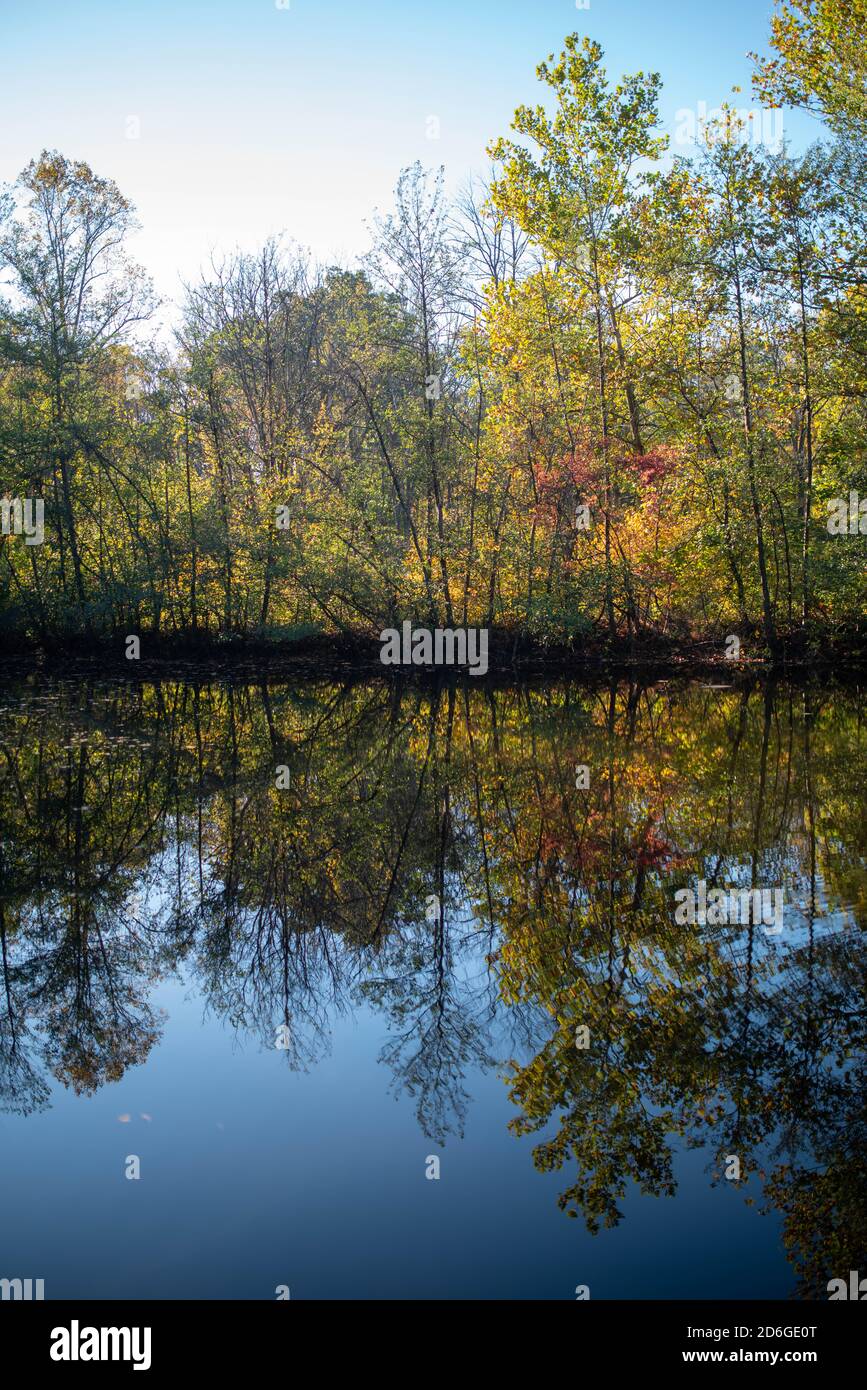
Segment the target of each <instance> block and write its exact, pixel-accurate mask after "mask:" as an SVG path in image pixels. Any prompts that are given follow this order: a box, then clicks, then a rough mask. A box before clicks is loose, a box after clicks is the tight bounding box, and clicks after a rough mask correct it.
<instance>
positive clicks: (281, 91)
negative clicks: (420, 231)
mask: <svg viewBox="0 0 867 1390" xmlns="http://www.w3.org/2000/svg"><path fill="white" fill-rule="evenodd" d="M282 5H285V0H76V3H75V4H70V3H69V0H38V3H34V0H0V179H3V180H11V179H12V178H14V176H15V175H16V174H17V173H18V171H19V170H20V169H21V168H22V167H23V166H24V165H25V164H26V163H27V162H28V160H29V159H30V158H31V157H32V156H33V155H35V154H37V153H38V152H39V150H40V149H42V148H43V147H49V148H53V147H56V148H59V149H61V150H62V151H63V152H64V153H65V154H67V155H70V156H74V157H76V158H81V159H85V160H87V161H88V162H89V163H90V164H91V165H92V166H93V167H94V169H95V170H96V171H97V172H98V173H100V174H103V175H107V176H109V177H111V178H114V179H115V180H116V181H117V183H118V184H119V185H120V187H121V189H122V190H123V192H124V193H125V194H126V195H127V196H128V197H129V198H130V199H131V200H132V201H133V202H134V203H135V205H136V207H137V210H138V216H139V219H140V221H141V223H142V231H141V232H140V233H139V234H138V235H137V237H136V240H135V244H134V246H133V248H132V249H133V251H134V254H135V255H136V256H137V258H138V259H139V260H140V261H142V262H143V264H144V265H145V266H146V267H147V268H148V270H149V271H150V273H151V275H152V276H153V278H154V281H155V283H156V286H157V289H158V290H159V292H160V293H161V294H163V295H167V296H171V297H177V296H178V295H179V293H180V282H181V279H182V278H183V279H190V278H193V277H195V275H196V273H197V271H198V269H199V267H200V266H201V265H202V264H203V263H205V262H206V261H207V259H208V257H209V255H210V253H211V251H212V250H213V251H215V252H217V253H219V252H220V251H222V250H226V249H229V248H231V247H233V246H235V245H240V246H243V247H245V248H249V247H253V246H255V245H256V244H257V243H258V242H260V241H261V240H262V239H263V238H264V237H265V236H267V235H268V234H270V233H273V232H277V231H280V230H285V231H286V232H288V233H289V235H290V236H292V237H293V238H294V239H295V240H297V241H299V242H301V243H302V244H304V245H308V246H310V247H312V249H313V251H314V253H315V254H316V256H317V257H318V258H319V259H321V260H326V261H327V260H332V259H342V260H350V259H352V258H353V257H354V256H356V255H357V254H359V253H360V252H361V251H363V249H364V248H365V246H366V244H367V234H366V230H365V221H366V220H369V218H370V216H371V213H372V210H373V209H374V208H375V207H380V208H385V207H387V206H388V204H389V201H390V195H391V190H392V188H393V186H394V183H395V180H396V177H397V174H398V172H399V170H400V169H401V167H402V166H404V165H406V164H410V163H412V162H413V161H414V160H416V159H420V160H422V162H423V163H425V164H429V165H438V164H444V165H445V167H446V175H447V180H448V184H449V186H450V187H451V188H453V189H454V188H457V187H458V186H460V185H461V184H462V183H463V182H464V180H465V179H466V177H467V175H468V174H469V173H470V172H472V171H474V170H475V171H478V172H483V171H484V169H485V167H486V163H487V161H486V157H485V146H486V144H487V142H488V141H489V140H491V139H492V138H493V137H495V136H497V135H500V134H504V133H506V131H507V129H508V126H509V122H510V119H511V116H512V113H513V111H514V108H515V107H516V106H517V105H518V104H519V103H521V102H535V101H537V100H539V99H540V95H541V90H542V89H541V88H540V87H539V84H538V83H537V81H536V78H535V67H536V64H537V63H538V62H539V61H540V60H541V59H543V58H544V57H546V56H547V55H548V53H550V52H552V51H557V52H559V50H560V48H561V46H562V39H563V37H564V35H565V34H567V33H570V32H572V31H577V32H579V33H584V32H586V33H588V34H589V35H591V36H592V37H594V38H596V39H598V40H599V42H600V43H601V44H602V46H603V48H604V49H605V51H606V59H607V64H608V68H609V72H610V73H611V75H612V76H614V77H617V76H619V75H620V74H621V73H622V72H630V71H635V70H638V69H643V70H644V71H651V70H655V71H658V72H660V73H661V75H662V78H663V82H664V96H663V105H662V123H663V126H664V127H665V128H667V129H668V130H669V131H670V132H671V133H672V134H673V133H674V129H675V113H676V112H677V110H678V109H679V108H687V107H688V108H693V109H694V108H696V106H697V104H698V103H699V102H704V103H705V104H706V106H707V107H708V108H712V107H714V106H716V105H717V104H718V103H719V102H720V101H722V100H725V99H726V98H727V97H729V96H730V93H731V88H732V85H733V84H734V83H740V84H741V86H742V88H743V94H742V96H741V97H739V98H737V102H738V104H740V105H742V106H751V105H752V104H753V102H752V96H751V93H750V88H749V73H750V66H751V65H750V63H749V60H748V59H747V56H746V55H747V52H748V50H750V49H758V50H760V51H761V50H765V51H766V50H767V35H768V32H769V23H768V20H769V15H770V13H771V12H772V9H773V5H772V0H725V2H724V3H718V4H707V3H700V0H590V8H589V9H586V10H585V9H578V8H576V4H575V0H429V3H428V2H427V0H422V2H420V0H289V3H288V6H286V7H281V6H282ZM431 117H436V118H437V119H438V122H439V137H438V138H435V139H434V138H429V134H428V132H429V131H432V130H433V129H434V126H433V123H432V122H431V121H430V118H431ZM813 132H814V127H813V126H812V123H811V122H809V120H808V119H807V118H803V117H802V118H798V117H794V116H793V117H792V118H791V120H790V119H789V116H788V113H787V115H786V133H787V135H788V136H789V137H790V138H791V139H792V141H793V143H794V144H796V145H798V144H800V143H802V142H803V141H804V139H805V138H811V136H812V134H813ZM130 136H133V137H134V138H130Z"/></svg>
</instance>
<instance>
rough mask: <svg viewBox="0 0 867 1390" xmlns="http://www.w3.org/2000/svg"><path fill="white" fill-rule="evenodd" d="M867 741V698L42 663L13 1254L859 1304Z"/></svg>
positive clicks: (262, 1282) (1, 890) (129, 1265)
mask: <svg viewBox="0 0 867 1390" xmlns="http://www.w3.org/2000/svg"><path fill="white" fill-rule="evenodd" d="M865 747H867V725H865V701H864V698H863V695H862V694H861V693H859V692H858V691H839V690H838V691H835V692H833V693H832V692H830V691H823V690H815V689H814V690H811V691H809V692H808V693H805V692H803V691H801V690H795V689H792V690H790V689H786V688H777V689H771V688H759V687H757V688H755V689H753V690H751V691H748V690H741V689H735V688H721V689H714V688H709V687H708V686H706V685H699V684H693V685H677V684H674V683H670V684H662V685H658V686H656V687H655V688H652V689H639V688H637V687H631V686H628V685H620V686H618V687H617V688H615V689H608V688H606V687H601V688H597V689H589V688H586V687H585V688H582V687H581V686H578V685H575V684H571V685H570V684H565V683H560V684H551V685H548V686H544V687H536V688H533V689H529V690H528V689H517V688H516V689H507V690H497V691H487V690H482V689H480V688H478V687H474V688H473V689H471V690H469V691H464V690H462V689H458V690H456V691H452V692H450V691H448V690H444V691H441V692H439V693H436V692H434V693H431V692H425V691H419V690H404V691H403V692H402V693H400V692H397V691H395V690H394V689H392V688H390V687H389V686H387V685H385V684H382V683H378V684H377V683H374V684H370V685H357V686H353V687H349V688H344V687H338V686H334V685H327V684H322V685H305V686H302V687H298V688H291V687H289V686H286V685H266V684H265V683H264V682H263V683H260V684H255V683H249V684H243V685H241V684H236V685H234V686H232V685H226V684H221V683H220V682H218V681H216V680H215V681H214V682H213V683H200V684H183V683H171V682H166V683H162V684H159V685H157V684H150V685H148V684H143V685H139V686H137V685H134V684H109V683H100V682H96V681H95V682H92V683H87V682H84V681H81V680H75V681H72V680H70V681H66V682H62V681H61V682H58V681H48V680H34V681H32V682H30V683H18V684H12V685H10V684H6V685H4V686H3V687H2V688H0V804H2V812H0V815H2V824H0V944H2V960H0V972H2V978H0V1112H2V1113H0V1192H2V1221H0V1277H6V1278H14V1277H22V1278H28V1277H29V1278H34V1279H36V1278H42V1279H44V1280H45V1293H46V1297H47V1298H77V1297H83V1298H98V1297H106V1296H108V1297H119V1298H140V1297H141V1298H148V1297H169V1298H189V1297H205V1298H256V1299H273V1298H275V1296H276V1291H277V1288H278V1286H280V1285H285V1286H288V1287H289V1289H290V1290H291V1297H292V1298H305V1297H327V1298H366V1297H372V1298H376V1297H385V1296H397V1297H410V1298H412V1297H428V1298H436V1297H448V1296H452V1297H460V1298H476V1297H482V1298H500V1297H518V1298H543V1297H544V1298H565V1299H570V1298H574V1297H575V1292H576V1287H577V1286H579V1285H587V1286H589V1289H590V1296H591V1297H592V1298H644V1297H657V1298H658V1297H702V1298H737V1297H744V1298H758V1297H788V1296H795V1297H804V1296H818V1297H827V1294H826V1292H825V1285H826V1283H827V1280H828V1279H830V1278H832V1277H837V1276H843V1277H845V1276H846V1275H847V1274H848V1271H849V1269H851V1268H855V1269H857V1268H859V1260H860V1261H861V1266H860V1267H861V1268H862V1269H863V1267H864V1259H865V1251H867V1240H865V1232H867V1160H865V1153H867V1146H865V1142H864V1141H865V1134H867V1091H865V1079H867V1077H865V1041H867V1036H865V1034H867V1027H865V1012H864V992H865V967H867V951H865V935H864V932H865V924H867V818H865V800H867V787H865V776H864V770H865ZM581 767H586V770H587V771H586V776H584V775H582V773H581V772H580V768H581ZM279 769H283V771H278V770H279ZM278 779H279V781H280V782H281V783H282V784H285V785H281V786H280V787H278V785H277V782H278ZM585 782H586V783H587V785H586V786H585V785H584V783H585ZM576 783H577V785H576ZM699 880H703V881H704V883H705V884H706V885H707V892H710V890H711V889H712V888H713V887H715V886H716V887H718V886H735V887H744V886H748V887H749V886H753V887H762V888H767V889H769V890H772V891H781V892H782V903H783V909H782V919H781V922H780V923H777V922H776V919H769V920H768V921H763V920H762V919H761V917H759V920H746V919H745V920H736V919H732V920H728V921H722V922H720V921H714V922H712V923H711V922H706V923H704V924H702V923H700V922H697V921H696V922H693V923H689V922H677V921H676V920H675V910H676V907H677V904H678V902H680V901H681V899H677V898H676V897H675V894H676V892H677V891H678V890H680V889H683V888H689V887H696V885H697V884H698V882H699ZM278 1042H279V1043H280V1044H281V1046H277V1043H278ZM133 1156H134V1157H135V1158H137V1159H138V1163H139V1173H140V1176H139V1177H138V1178H137V1179H136V1178H133V1177H128V1176H127V1175H126V1174H127V1171H131V1172H132V1171H135V1165H134V1164H132V1163H131V1162H130V1160H131V1159H132V1158H133ZM432 1159H438V1160H439V1177H438V1179H434V1178H431V1177H428V1176H427V1173H429V1172H433V1170H434V1167H435V1165H434V1164H433V1162H432ZM738 1165H739V1171H740V1178H739V1179H738V1178H737V1177H736V1176H726V1173H727V1171H729V1172H730V1173H735V1171H736V1169H737V1166H738Z"/></svg>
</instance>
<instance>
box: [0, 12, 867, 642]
mask: <svg viewBox="0 0 867 1390" xmlns="http://www.w3.org/2000/svg"><path fill="white" fill-rule="evenodd" d="M769 50H770V54H771V56H770V57H761V56H759V55H756V56H755V59H754V97H755V99H756V101H758V102H761V103H762V104H763V105H764V106H765V107H768V108H787V107H788V108H792V107H794V108H801V109H803V110H806V111H809V112H811V113H813V115H815V116H816V117H817V118H818V119H817V122H816V132H817V136H818V137H820V138H817V140H816V141H815V142H814V143H813V144H811V145H810V146H809V147H808V148H806V149H805V150H804V151H803V152H800V153H794V152H792V150H791V149H790V148H789V146H788V145H786V144H785V143H783V145H782V147H781V148H774V147H772V146H771V145H770V144H763V143H762V142H761V141H760V140H759V141H757V140H756V139H754V138H753V135H752V133H751V130H750V122H749V120H744V118H743V116H742V115H741V114H739V112H738V110H737V109H736V108H735V107H733V106H732V107H724V108H722V110H721V112H720V113H719V114H718V115H717V117H716V119H714V120H711V121H710V122H709V123H708V124H707V126H706V128H705V130H704V131H703V134H702V138H701V140H700V142H699V144H698V145H697V146H696V149H695V151H694V152H693V153H691V154H690V156H689V157H686V156H685V155H684V154H683V153H682V152H680V151H678V150H676V149H673V148H672V147H671V143H670V141H669V139H668V137H667V136H666V135H665V134H664V133H663V132H662V128H661V125H660V117H659V101H660V92H661V82H660V78H659V77H658V76H657V75H656V74H645V73H641V72H639V73H636V74H633V75H630V76H625V77H623V78H622V79H621V80H620V81H619V82H615V81H614V80H612V79H611V78H610V77H609V76H608V74H607V72H606V68H605V59H604V54H603V52H602V50H601V48H600V46H599V45H598V44H597V43H595V42H593V41H592V40H590V39H587V38H581V37H580V36H578V35H575V34H573V35H571V36H569V37H567V38H566V39H565V42H564V48H563V51H562V53H561V54H560V56H559V57H557V56H554V55H552V56H551V57H549V58H548V60H547V61H545V62H543V63H541V65H540V66H539V68H538V69H537V76H538V78H539V82H540V103H541V104H539V105H537V106H534V107H528V106H521V107H519V108H518V110H517V111H516V112H515V115H514V119H513V122H512V129H511V131H510V133H509V134H508V135H506V136H504V137H502V138H495V139H493V140H492V142H491V144H490V146H489V148H488V151H487V155H488V158H489V160H490V174H489V177H487V178H486V179H485V180H484V181H482V180H477V181H475V182H473V183H471V184H470V185H469V186H467V187H466V188H465V190H464V192H463V193H462V194H461V195H460V196H459V197H457V198H456V199H455V200H449V199H447V197H446V194H445V190H444V177H443V172H442V171H441V170H440V171H437V170H427V169H425V168H423V167H422V166H421V165H415V166H413V167H410V168H408V169H406V170H404V171H403V173H402V174H401V175H400V177H399V180H398V183H397V187H396V192H395V199H394V205H393V208H392V209H391V211H390V212H388V213H385V214H382V215H378V216H377V217H376V218H375V219H374V223H373V235H372V245H371V249H370V252H369V255H368V256H367V257H366V259H365V260H364V262H363V264H360V265H359V266H358V267H355V268H345V267H338V266H325V267H323V266H318V265H317V264H316V263H315V262H314V260H313V258H312V257H311V256H310V255H308V254H307V253H305V252H304V251H303V250H302V249H300V248H299V247H298V246H296V245H295V244H294V243H293V242H292V241H291V240H289V239H288V238H283V239H280V238H278V239H271V240H268V241H267V242H265V244H263V245H262V246H261V248H260V249H259V250H258V251H257V252H255V253H246V252H243V253H242V252H240V251H239V252H237V253H235V254H232V255H229V256H228V257H226V258H224V259H223V260H221V261H220V262H219V263H215V264H212V265H210V266H209V268H208V269H207V271H206V272H204V273H203V274H202V275H201V278H200V279H199V280H198V282H196V283H193V284H190V285H189V286H188V287H187V289H186V293H185V299H184V302H183V304H182V305H181V306H179V310H178V316H177V327H176V330H175V332H174V336H173V338H172V340H171V342H170V343H168V344H167V343H166V342H164V341H162V339H161V338H160V335H159V334H158V333H156V332H155V331H153V324H154V322H155V317H156V316H157V314H158V309H159V306H158V304H157V302H156V299H155V296H154V294H153V291H152V288H151V286H150V283H149V281H148V278H147V275H146V273H145V272H144V270H143V269H142V268H140V267H139V266H137V265H135V264H134V263H132V262H131V260H130V257H129V251H128V238H129V234H130V233H131V232H132V231H133V230H134V228H135V226H136V223H135V212H134V209H133V207H132V206H131V205H130V203H129V202H128V201H127V199H126V198H125V197H124V195H123V193H122V191H121V190H120V189H119V188H118V187H117V186H116V185H115V183H114V182H112V180H111V179H110V178H108V177H105V176H103V175H100V174H99V173H97V172H96V171H94V170H92V169H91V168H90V167H89V166H88V164H86V163H84V162H80V161H77V160H76V159H74V158H71V157H69V156H67V155H65V154H62V153H59V152H57V151H43V152H42V153H41V154H38V155H37V156H36V157H35V158H34V159H33V160H32V162H31V163H30V164H29V165H28V167H27V168H26V169H25V170H24V171H23V172H22V173H21V174H20V176H19V177H18V179H17V181H16V182H14V183H12V184H10V185H9V186H8V187H7V188H6V191H5V192H4V193H3V195H2V202H0V495H2V497H3V498H4V499H5V500H4V505H3V513H2V531H3V534H2V536H0V556H2V559H0V637H2V641H3V644H4V646H5V647H6V648H7V649H12V648H16V647H19V648H20V646H21V645H25V644H27V645H30V646H32V647H33V648H38V649H46V650H49V651H50V650H51V649H52V648H53V647H54V648H57V649H60V648H62V647H63V645H64V644H67V646H68V644H69V643H70V642H74V643H75V644H85V645H86V644H87V643H88V642H92V643H94V644H98V643H115V644H117V646H118V648H119V649H120V650H121V651H122V641H123V638H124V637H125V636H126V635H128V634H137V635H139V636H140V637H141V640H142V642H143V644H144V646H145V648H146V647H147V642H148V640H149V639H159V640H160V641H164V642H174V643H176V644H178V646H179V647H183V646H185V645H186V646H196V645H197V644H199V645H202V644H204V645H211V646H215V645H216V644H218V643H233V642H234V643H243V642H251V641H268V642H280V643H283V642H289V641H301V640H302V639H308V638H310V639H312V638H315V639H316V640H325V641H327V642H329V643H332V644H334V645H335V647H338V646H339V644H340V643H341V642H345V641H350V642H351V641H369V642H375V641H376V640H377V639H378V637H379V633H380V631H381V630H382V629H384V628H397V627H399V626H400V624H401V623H402V622H404V621H408V620H409V621H416V622H422V623H429V624H430V625H431V626H433V627H441V626H447V627H449V628H452V627H455V626H457V625H462V626H465V627H466V626H467V625H472V626H476V627H483V628H487V629H490V630H491V631H492V632H494V633H500V634H504V635H505V636H506V638H507V639H508V640H511V639H512V637H513V636H514V638H515V639H516V640H518V639H520V640H521V641H522V642H526V643H530V644H534V645H535V646H536V647H537V648H539V649H563V648H567V649H573V650H577V651H580V650H581V649H582V647H592V648H593V649H596V650H603V651H606V652H614V653H619V652H625V651H629V650H635V649H636V648H642V647H647V646H649V647H651V648H653V646H654V644H657V645H658V646H659V647H660V648H662V647H666V648H667V649H680V650H684V651H687V652H689V651H692V650H695V649H696V645H698V646H700V647H703V649H707V650H718V651H719V652H720V654H722V651H723V644H724V643H725V642H726V641H727V639H728V638H729V637H730V635H732V634H734V635H737V637H738V639H739V641H740V642H741V643H742V644H744V645H743V651H744V653H745V654H746V655H748V656H749V657H750V658H753V659H761V660H767V661H770V662H771V663H778V662H782V661H785V660H791V659H793V660H797V661H807V662H809V661H811V660H819V659H822V658H823V657H827V656H828V655H829V654H831V655H832V657H833V659H834V660H835V661H837V662H838V663H840V662H842V663H843V664H846V663H857V661H858V659H859V654H860V657H861V658H862V659H863V654H864V648H865V644H864V631H865V624H864V614H865V564H864V546H865V534H867V467H865V445H867V406H865V381H867V201H865V193H864V189H865V172H867V147H865V135H867V0H785V3H783V4H782V6H780V7H778V10H777V13H776V15H775V17H774V19H773V20H772V29H771V33H770V35H769ZM12 172H13V171H9V173H10V175H11V174H12ZM862 499H863V500H862ZM25 503H26V507H25ZM37 518H42V519H43V520H42V521H41V522H40V523H39V524H38V525H37V521H36V519H37ZM28 519H29V520H28Z"/></svg>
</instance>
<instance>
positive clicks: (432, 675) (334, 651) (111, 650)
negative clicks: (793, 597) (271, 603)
mask: <svg viewBox="0 0 867 1390" xmlns="http://www.w3.org/2000/svg"><path fill="white" fill-rule="evenodd" d="M132 651H133V652H134V653H135V652H136V649H135V647H133V648H132ZM732 652H733V644H732V642H731V637H730V635H729V634H719V635H717V634H714V635H711V636H707V637H701V638H693V637H690V638H677V639H675V638H670V637H667V636H664V635H661V634H658V633H647V634H640V635H638V636H634V635H633V636H630V637H619V638H617V639H616V640H615V641H613V642H612V641H609V640H607V638H603V637H601V636H599V635H597V634H589V635H588V634H581V636H576V637H574V638H573V639H572V640H570V641H559V642H542V641H539V640H538V639H536V638H533V637H531V636H528V635H527V634H524V633H516V632H512V631H509V630H505V629H498V628H491V629H490V633H489V641H488V660H487V667H488V669H487V671H486V672H485V673H479V674H475V673H473V672H471V671H469V670H468V669H467V668H466V667H463V668H462V667H461V666H441V665H434V664H429V665H423V664H422V665H384V664H383V662H382V660H381V654H382V643H381V642H380V641H379V640H377V639H376V638H375V637H371V636H366V635H363V634H337V635H335V634H328V633H310V632H306V633H304V634H302V635H299V636H286V635H283V634H280V635H274V636H268V637H262V636H245V637H241V636H232V637H224V636H214V635H204V634H184V635H167V634H162V633H147V632H145V633H142V634H140V635H139V637H138V648H137V653H136V654H133V655H131V654H129V653H130V644H129V638H128V634H122V635H121V634H118V635H116V636H114V637H93V636H90V637H88V636H86V635H77V636H74V637H72V636H65V637H62V638H56V639H52V640H50V641H40V640H37V639H35V638H28V637H24V636H22V635H20V634H6V635H4V636H3V637H2V639H0V672H2V673H3V674H4V675H7V676H8V675H10V674H13V673H15V674H18V675H20V674H22V673H24V672H27V671H32V670H41V671H45V672H52V673H62V672H66V671H71V670H75V671H78V670H82V669H90V670H92V669H97V670H98V671H100V672H101V673H105V674H108V673H110V674H112V675H113V676H120V675H123V674H127V675H135V674H138V675H144V674H148V675H152V674H162V675H165V676H170V675H172V674H174V673H177V674H181V675H186V674H191V673H194V672H196V671H198V670H204V671H206V672H209V673H214V674H216V673H225V674H227V675H236V674H238V675H244V674H248V673H252V674H255V675H257V676H261V675H263V674H266V675H268V676H283V675H285V676H297V677H302V678H310V677H322V676H335V677H344V678H347V677H355V676H357V677H363V678H368V679H369V678H370V677H372V676H381V677H383V678H386V679H388V680H407V679H411V680H415V681H418V680H421V681H430V680H431V679H433V680H437V681H441V680H455V679H464V678H470V677H472V678H473V679H475V680H481V681H484V680H497V681H499V680H502V679H504V678H506V679H510V680H513V679H515V678H516V677H519V678H525V677H530V676H538V675H542V676H547V675H550V676H560V675H576V676H593V675H605V674H612V675H619V674H622V675H626V676H628V675H635V676H640V677H641V678H642V679H645V680H652V679H655V678H659V677H664V676H673V675H678V676H696V677H700V676H716V677H720V678H722V677H725V679H726V680H735V679H739V680H741V679H749V678H751V677H753V676H755V675H757V674H759V673H774V674H780V675H791V676H800V677H809V676H811V675H815V676H816V677H819V678H821V679H824V680H828V679H830V680H834V681H837V680H846V679H850V678H851V679H860V678H861V677H862V676H864V675H867V632H864V631H861V630H860V629H859V628H858V627H855V626H853V627H850V628H848V629H845V630H844V629H840V630H838V631H837V632H835V633H834V634H827V633H826V634H824V635H823V636H822V637H821V638H820V637H819V636H818V635H817V634H813V635H812V636H811V637H810V638H804V636H803V635H802V634H801V633H795V634H793V635H791V636H788V637H784V638H783V639H782V641H781V646H780V651H779V653H778V655H777V658H776V660H774V659H772V657H771V654H770V653H769V652H768V650H767V648H766V647H765V646H764V645H763V643H762V641H761V639H760V638H758V637H757V636H754V635H752V636H748V637H746V638H741V639H740V651H739V654H737V655H734V654H730V653H732Z"/></svg>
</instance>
